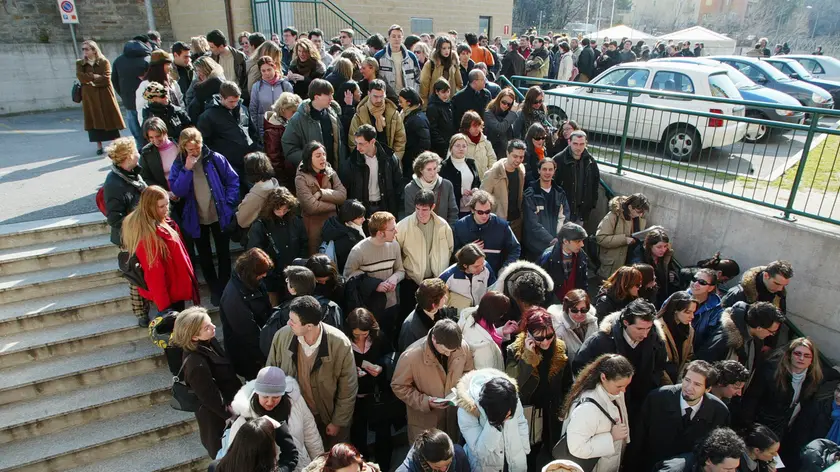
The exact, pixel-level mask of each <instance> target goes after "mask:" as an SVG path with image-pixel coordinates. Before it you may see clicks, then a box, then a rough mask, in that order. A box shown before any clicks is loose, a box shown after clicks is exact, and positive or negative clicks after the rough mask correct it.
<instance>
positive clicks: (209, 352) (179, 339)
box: [170, 306, 242, 459]
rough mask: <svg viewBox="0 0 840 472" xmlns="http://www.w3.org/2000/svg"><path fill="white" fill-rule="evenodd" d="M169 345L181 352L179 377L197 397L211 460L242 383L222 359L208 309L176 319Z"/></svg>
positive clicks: (200, 424) (200, 425)
mask: <svg viewBox="0 0 840 472" xmlns="http://www.w3.org/2000/svg"><path fill="white" fill-rule="evenodd" d="M170 341H171V342H172V344H174V345H176V346H179V347H180V348H181V349H183V350H184V354H183V358H182V359H183V361H182V364H181V371H180V372H179V374H178V377H179V378H180V379H183V380H184V382H186V384H187V385H188V386H190V387H191V388H192V390H193V391H194V392H195V396H196V397H198V402H199V405H200V406H199V407H198V410H197V411H196V412H195V419H196V420H197V421H198V432H199V435H200V436H201V444H202V445H203V446H204V449H206V450H207V454H208V455H209V456H210V458H211V459H215V458H216V453H218V452H219V449H221V448H222V433H223V432H224V431H225V425H226V422H227V421H228V420H229V419H231V417H232V416H233V410H232V409H231V406H230V404H231V402H232V401H233V399H234V397H235V396H236V393H237V392H239V389H240V388H242V382H240V381H239V377H237V376H236V372H235V371H234V370H233V364H231V363H230V361H229V360H228V359H227V358H226V357H225V351H224V349H222V345H221V344H220V343H219V341H218V340H217V339H216V326H215V325H214V324H213V322H212V321H211V320H210V316H209V315H208V314H207V310H206V309H205V308H203V307H200V306H193V307H190V308H187V309H186V310H184V311H182V312H181V313H179V314H178V317H177V318H175V327H174V329H173V330H172V337H171V338H170Z"/></svg>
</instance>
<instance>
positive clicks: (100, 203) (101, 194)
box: [96, 185, 108, 217]
mask: <svg viewBox="0 0 840 472" xmlns="http://www.w3.org/2000/svg"><path fill="white" fill-rule="evenodd" d="M96 208H99V211H100V212H101V213H102V214H103V215H105V216H106V217H107V216H108V207H106V206H105V186H104V185H103V186H102V187H99V190H97V191H96Z"/></svg>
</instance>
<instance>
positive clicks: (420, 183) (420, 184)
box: [414, 175, 443, 190]
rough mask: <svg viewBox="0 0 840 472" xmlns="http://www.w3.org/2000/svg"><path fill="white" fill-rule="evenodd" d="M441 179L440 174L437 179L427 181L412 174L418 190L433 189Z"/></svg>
mask: <svg viewBox="0 0 840 472" xmlns="http://www.w3.org/2000/svg"><path fill="white" fill-rule="evenodd" d="M441 180H443V178H442V177H441V176H438V178H437V179H435V180H433V181H432V182H431V183H429V182H426V181H425V180H423V179H422V178H420V177H417V176H416V175H415V176H414V183H415V184H417V186H418V187H420V190H434V189H435V187H437V185H438V184H439V183H440V181H441Z"/></svg>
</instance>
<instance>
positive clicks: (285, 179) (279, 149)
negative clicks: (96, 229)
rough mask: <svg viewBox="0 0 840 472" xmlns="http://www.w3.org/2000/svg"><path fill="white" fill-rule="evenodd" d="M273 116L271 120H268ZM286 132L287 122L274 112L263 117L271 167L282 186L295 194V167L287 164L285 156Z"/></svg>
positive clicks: (266, 151) (264, 137)
mask: <svg viewBox="0 0 840 472" xmlns="http://www.w3.org/2000/svg"><path fill="white" fill-rule="evenodd" d="M269 115H271V117H270V118H267V117H268V116H269ZM285 131H286V120H285V119H282V118H279V117H278V115H276V114H274V112H268V113H266V114H265V116H264V117H263V142H264V143H265V153H266V155H267V156H268V160H269V161H271V166H272V167H274V175H275V177H277V180H278V181H279V182H280V185H282V186H283V187H286V188H288V189H289V190H291V192H292V193H295V172H296V171H297V169H295V166H293V165H292V164H291V163H289V162H286V157H285V156H284V155H283V145H282V144H281V142H280V141H281V140H282V139H283V133H284V132H285Z"/></svg>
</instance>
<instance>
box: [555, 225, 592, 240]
mask: <svg viewBox="0 0 840 472" xmlns="http://www.w3.org/2000/svg"><path fill="white" fill-rule="evenodd" d="M586 237H587V234H586V230H585V229H583V227H582V226H580V225H577V224H575V223H563V227H561V228H560V234H559V235H558V236H557V239H559V240H561V241H562V240H564V239H565V240H568V241H580V240H583V239H586Z"/></svg>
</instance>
